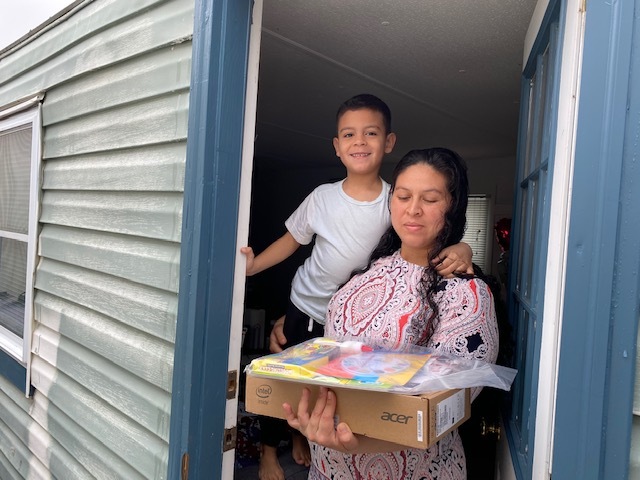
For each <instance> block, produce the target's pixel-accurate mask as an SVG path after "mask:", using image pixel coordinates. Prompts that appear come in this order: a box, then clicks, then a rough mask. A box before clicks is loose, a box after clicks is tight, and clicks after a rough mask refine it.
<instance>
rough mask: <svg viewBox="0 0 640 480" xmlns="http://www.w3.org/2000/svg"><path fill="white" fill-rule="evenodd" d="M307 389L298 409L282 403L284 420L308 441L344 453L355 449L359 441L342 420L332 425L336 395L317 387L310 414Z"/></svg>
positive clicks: (326, 389) (303, 393) (304, 390)
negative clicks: (284, 414) (317, 392)
mask: <svg viewBox="0 0 640 480" xmlns="http://www.w3.org/2000/svg"><path fill="white" fill-rule="evenodd" d="M309 395H310V392H309V389H308V388H304V389H303V391H302V397H301V398H300V403H298V411H297V412H294V411H293V408H292V407H291V405H289V404H288V403H285V404H283V405H282V408H283V409H284V411H285V413H286V418H287V422H288V423H289V425H290V426H291V427H292V428H295V429H296V430H299V431H300V433H302V434H303V435H304V436H305V437H307V439H309V441H311V442H314V443H317V444H319V445H322V446H324V447H328V448H331V449H333V450H338V451H340V452H343V453H353V452H355V451H356V450H357V449H358V446H359V440H358V438H357V437H356V436H355V435H354V434H353V432H352V431H351V429H350V428H349V426H348V425H347V424H346V423H344V422H342V423H339V424H338V425H337V426H335V424H334V416H335V413H336V395H335V393H333V392H332V391H331V390H329V389H328V388H326V387H320V394H319V395H318V400H317V401H316V404H315V406H314V407H313V411H312V412H311V414H309Z"/></svg>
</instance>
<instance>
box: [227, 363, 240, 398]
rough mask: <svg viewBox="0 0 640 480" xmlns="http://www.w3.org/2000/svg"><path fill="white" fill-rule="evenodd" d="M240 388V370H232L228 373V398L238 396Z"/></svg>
mask: <svg viewBox="0 0 640 480" xmlns="http://www.w3.org/2000/svg"><path fill="white" fill-rule="evenodd" d="M237 390H238V371H237V370H231V371H230V372H228V373H227V400H231V399H233V398H236V392H237Z"/></svg>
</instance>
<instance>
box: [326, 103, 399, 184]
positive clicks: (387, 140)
mask: <svg viewBox="0 0 640 480" xmlns="http://www.w3.org/2000/svg"><path fill="white" fill-rule="evenodd" d="M395 143H396V135H395V133H387V132H386V130H385V127H384V119H383V117H382V113H380V112H377V111H375V110H371V109H368V108H362V109H359V110H347V111H346V112H344V114H343V115H342V117H340V119H339V120H338V136H337V137H335V138H334V139H333V147H334V148H335V149H336V155H337V156H338V157H340V160H342V163H343V164H344V166H345V167H346V168H347V173H349V174H360V175H367V174H373V173H374V174H376V175H377V174H378V172H379V171H380V165H381V164H382V158H383V157H384V155H385V153H391V151H392V150H393V146H394V145H395Z"/></svg>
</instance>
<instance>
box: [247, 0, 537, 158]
mask: <svg viewBox="0 0 640 480" xmlns="http://www.w3.org/2000/svg"><path fill="white" fill-rule="evenodd" d="M535 3H536V0H264V14H263V30H262V39H261V53H260V76H259V93H258V118H257V121H258V123H257V138H256V158H257V162H260V163H262V162H265V161H266V162H267V163H268V164H269V166H280V167H281V166H283V165H284V166H293V165H296V166H302V165H305V166H323V165H328V164H335V162H336V161H337V159H336V157H335V153H334V151H333V148H332V145H331V139H332V137H333V135H334V132H335V112H336V110H337V108H338V105H339V104H340V103H341V102H342V101H344V100H346V99H347V98H349V97H351V96H352V95H355V94H358V93H365V92H366V93H373V94H375V95H378V96H379V97H380V98H382V99H383V100H384V101H385V102H387V104H389V106H390V108H391V111H392V115H393V120H392V124H393V129H394V131H395V132H396V133H397V135H398V142H397V144H396V148H395V150H394V153H393V154H392V155H390V156H388V158H387V161H389V162H392V163H395V162H396V161H397V160H398V159H399V158H400V157H401V156H402V154H404V153H405V152H406V151H408V150H410V149H412V148H424V147H428V146H436V145H437V146H445V147H449V148H453V149H454V150H456V151H458V152H459V153H460V154H462V155H463V157H465V158H466V159H467V161H469V160H471V159H473V158H483V159H491V158H500V157H509V156H513V155H514V154H515V149H516V135H517V128H518V114H519V97H520V75H521V70H522V57H523V46H524V38H525V34H526V31H527V28H528V25H529V20H530V18H531V15H532V12H533V9H534V7H535Z"/></svg>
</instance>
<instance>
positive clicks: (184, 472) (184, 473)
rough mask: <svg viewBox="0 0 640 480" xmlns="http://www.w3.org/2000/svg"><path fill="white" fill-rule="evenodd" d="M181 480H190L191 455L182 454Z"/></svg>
mask: <svg viewBox="0 0 640 480" xmlns="http://www.w3.org/2000/svg"><path fill="white" fill-rule="evenodd" d="M180 480H189V454H188V453H183V454H182V466H181V467H180Z"/></svg>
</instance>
